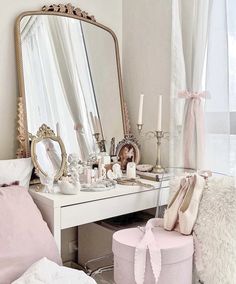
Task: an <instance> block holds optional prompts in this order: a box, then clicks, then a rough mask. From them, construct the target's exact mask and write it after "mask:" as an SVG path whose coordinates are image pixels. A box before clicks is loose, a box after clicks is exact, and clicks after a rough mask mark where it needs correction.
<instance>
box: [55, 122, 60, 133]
mask: <svg viewBox="0 0 236 284" xmlns="http://www.w3.org/2000/svg"><path fill="white" fill-rule="evenodd" d="M56 130H57V136H60V134H61V133H60V125H59V122H57V123H56Z"/></svg>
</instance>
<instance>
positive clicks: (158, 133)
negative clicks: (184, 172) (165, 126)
mask: <svg viewBox="0 0 236 284" xmlns="http://www.w3.org/2000/svg"><path fill="white" fill-rule="evenodd" d="M137 129H138V133H139V135H141V132H142V129H143V124H137ZM150 133H151V134H152V135H153V136H154V137H155V138H156V141H157V158H156V164H155V166H154V167H153V170H152V172H153V173H156V174H162V173H164V172H165V169H164V168H163V167H162V165H161V143H162V139H163V138H165V137H166V134H167V133H168V132H164V131H162V130H155V131H149V132H147V134H150Z"/></svg>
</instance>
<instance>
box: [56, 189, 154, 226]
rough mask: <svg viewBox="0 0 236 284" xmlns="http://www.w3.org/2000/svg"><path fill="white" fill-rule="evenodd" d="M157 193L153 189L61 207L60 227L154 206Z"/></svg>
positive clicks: (81, 223) (77, 224)
mask: <svg viewBox="0 0 236 284" xmlns="http://www.w3.org/2000/svg"><path fill="white" fill-rule="evenodd" d="M157 194H158V190H156V189H154V190H148V191H145V192H140V193H135V194H128V195H122V196H116V197H114V198H107V199H100V200H97V201H93V202H85V203H80V204H75V205H71V206H65V207H62V208H61V229H66V228H69V227H74V226H79V225H83V224H87V223H91V222H96V221H99V220H103V219H107V218H110V217H115V216H119V215H123V214H127V213H131V212H136V211H141V210H145V209H149V208H153V207H156V205H157ZM107 208H109V210H107Z"/></svg>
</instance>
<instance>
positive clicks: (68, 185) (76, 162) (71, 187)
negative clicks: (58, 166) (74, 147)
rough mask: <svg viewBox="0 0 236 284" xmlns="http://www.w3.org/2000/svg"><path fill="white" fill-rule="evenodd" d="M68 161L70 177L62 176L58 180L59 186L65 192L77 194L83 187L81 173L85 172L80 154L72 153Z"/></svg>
mask: <svg viewBox="0 0 236 284" xmlns="http://www.w3.org/2000/svg"><path fill="white" fill-rule="evenodd" d="M68 162H69V166H68V170H69V174H70V177H62V178H61V180H60V181H58V184H59V188H60V191H61V193H63V194H77V193H78V192H79V190H80V189H81V184H80V179H79V175H80V174H82V173H83V166H82V165H81V161H80V159H79V155H78V154H70V155H69V157H68Z"/></svg>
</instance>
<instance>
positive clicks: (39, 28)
mask: <svg viewBox="0 0 236 284" xmlns="http://www.w3.org/2000/svg"><path fill="white" fill-rule="evenodd" d="M57 18H58V19H61V17H53V19H54V20H55V19H57ZM63 19H64V18H63ZM65 19H66V18H65ZM71 20H72V19H71ZM76 23H78V21H76ZM55 26H56V27H55ZM55 26H52V24H51V21H50V18H49V17H46V16H39V17H37V16H33V17H31V19H30V21H29V22H28V23H27V25H26V27H25V29H24V30H23V32H22V52H23V64H24V79H25V92H26V94H27V95H26V106H27V116H28V130H29V131H30V132H32V134H36V132H37V130H38V128H39V126H41V125H42V124H43V123H46V124H47V125H49V126H50V127H51V128H54V129H55V128H56V127H55V126H56V123H57V122H59V124H60V126H61V128H60V130H61V133H60V136H61V137H62V139H63V142H64V144H65V146H66V150H67V152H68V153H74V152H76V153H79V155H80V157H81V159H86V158H87V156H88V154H89V153H92V152H95V151H96V145H95V141H94V139H93V137H92V133H93V130H91V126H90V125H91V123H90V122H89V120H88V117H89V116H87V112H88V111H92V110H93V113H96V111H95V110H94V109H96V105H95V102H94V99H93V97H92V95H91V92H89V91H88V90H87V89H86V90H82V87H81V84H84V82H86V83H87V82H88V84H90V85H89V86H90V87H91V79H90V77H89V73H88V63H86V62H82V60H80V59H75V58H77V57H78V53H80V52H81V53H82V54H84V52H85V49H84V46H83V45H82V46H81V49H82V50H79V52H78V48H79V46H76V44H77V42H78V41H79V40H80V41H83V38H81V37H82V34H81V30H79V28H78V31H77V30H75V27H74V29H72V28H71V30H70V33H69V34H70V38H69V39H68V38H67V37H66V36H67V35H66V36H65V38H63V36H61V38H59V39H58V40H60V41H66V40H67V42H65V43H64V45H66V46H67V47H68V48H67V49H66V48H65V49H64V50H63V55H62V56H61V58H58V57H57V55H58V52H57V48H58V44H56V41H55V38H54V37H55V31H52V29H53V28H57V29H58V28H59V27H60V25H59V24H56V25H55ZM77 26H78V25H77ZM67 27H68V26H67ZM68 29H70V28H68ZM64 33H65V34H67V33H68V30H67V29H66V30H64ZM73 33H74V34H75V35H73ZM77 33H78V34H77ZM72 37H74V38H76V39H77V40H76V41H75V42H72V41H73V39H72ZM70 44H73V46H71V49H73V50H71V49H70V47H69V45H70ZM59 45H60V44H59ZM80 45H81V44H80ZM75 49H76V50H75ZM72 51H73V52H74V55H75V58H74V59H73V58H72V57H73V56H72V55H71V54H70V52H72ZM60 60H61V62H62V64H60V63H59V62H60ZM73 60H74V61H73ZM84 60H85V59H84ZM65 61H67V64H68V66H67V67H68V69H63V66H66V65H63V64H64V62H65ZM85 64H87V65H85ZM69 68H71V70H69ZM83 68H84V69H83ZM68 76H69V77H70V76H71V77H72V79H71V78H70V80H69V81H68V82H67V81H66V78H68ZM81 78H82V79H81ZM84 78H85V79H84ZM80 79H81V80H82V81H81V80H80ZM75 84H76V85H75ZM71 90H72V91H71ZM68 94H70V95H71V97H70V99H69V98H68V96H69V95H68ZM90 95H91V96H90ZM76 96H77V97H76ZM85 97H86V99H87V104H85ZM87 108H88V109H87ZM80 126H83V127H80ZM78 132H79V133H80V135H78Z"/></svg>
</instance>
